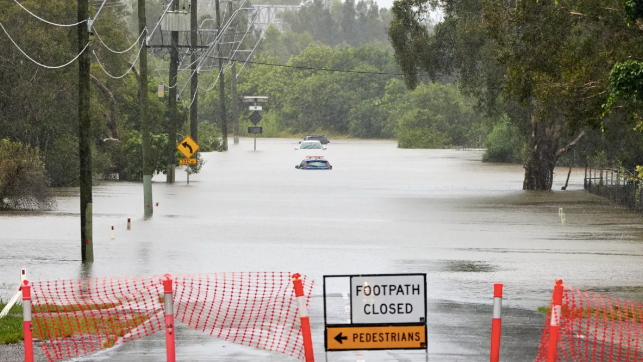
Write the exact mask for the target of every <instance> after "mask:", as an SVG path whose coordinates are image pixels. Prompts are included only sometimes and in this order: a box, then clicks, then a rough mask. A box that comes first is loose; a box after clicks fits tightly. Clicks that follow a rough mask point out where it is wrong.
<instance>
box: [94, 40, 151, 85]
mask: <svg viewBox="0 0 643 362" xmlns="http://www.w3.org/2000/svg"><path fill="white" fill-rule="evenodd" d="M143 48H145V47H140V48H139V49H138V53H137V54H136V59H134V61H133V62H132V65H131V66H130V67H129V68H128V69H127V70H126V71H125V73H123V74H122V75H118V76H116V75H112V74H111V73H109V72H108V71H107V69H105V67H104V66H103V63H101V62H100V59H98V55H96V52H95V51H93V50H92V54H94V58H96V61H97V62H98V65H100V68H101V69H102V70H103V72H104V73H105V74H107V76H108V77H110V78H112V79H121V78H124V77H125V76H126V75H127V74H128V73H129V72H130V71H131V70H132V68H134V67H135V66H136V61H137V60H138V57H139V56H140V55H141V51H142V50H143Z"/></svg>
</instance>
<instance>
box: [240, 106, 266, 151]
mask: <svg viewBox="0 0 643 362" xmlns="http://www.w3.org/2000/svg"><path fill="white" fill-rule="evenodd" d="M243 101H244V102H246V103H253V105H252V106H250V107H248V109H249V110H251V111H253V112H252V114H251V115H250V117H249V118H250V121H251V122H252V124H254V125H255V127H248V133H249V134H253V135H254V150H255V151H256V150H257V135H258V134H262V133H263V127H256V126H257V123H259V121H261V119H262V118H263V117H261V115H260V114H259V111H261V110H263V107H261V106H258V105H257V103H266V102H268V97H262V96H251V97H243Z"/></svg>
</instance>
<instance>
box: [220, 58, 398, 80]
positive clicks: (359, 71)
mask: <svg viewBox="0 0 643 362" xmlns="http://www.w3.org/2000/svg"><path fill="white" fill-rule="evenodd" d="M210 58H216V57H210ZM218 59H222V60H234V59H232V58H218ZM236 61H237V62H240V63H250V64H257V65H269V66H273V67H283V68H293V69H301V70H321V71H325V72H339V73H357V74H374V75H396V76H404V74H403V73H388V72H369V71H362V70H343V69H329V68H315V67H308V66H304V65H286V64H274V63H263V62H255V61H252V60H236Z"/></svg>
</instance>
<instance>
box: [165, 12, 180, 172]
mask: <svg viewBox="0 0 643 362" xmlns="http://www.w3.org/2000/svg"><path fill="white" fill-rule="evenodd" d="M172 10H174V11H178V10H179V2H178V1H176V0H175V1H174V2H173V3H172ZM170 34H171V36H170V38H171V42H172V45H171V46H170V82H169V83H170V91H169V96H170V99H169V100H168V102H167V103H168V107H167V108H168V109H167V136H168V139H167V169H166V173H167V178H166V182H167V183H169V184H173V183H174V181H175V177H174V171H175V168H176V167H175V162H176V161H175V157H174V155H175V153H176V132H177V126H178V124H177V123H178V120H177V118H178V117H177V113H178V112H177V110H176V82H177V74H178V68H179V32H178V31H172V32H171V33H170Z"/></svg>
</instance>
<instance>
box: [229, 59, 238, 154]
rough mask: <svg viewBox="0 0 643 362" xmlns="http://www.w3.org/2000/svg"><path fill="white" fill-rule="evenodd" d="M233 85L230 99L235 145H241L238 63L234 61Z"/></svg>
mask: <svg viewBox="0 0 643 362" xmlns="http://www.w3.org/2000/svg"><path fill="white" fill-rule="evenodd" d="M231 75H232V84H231V87H230V88H231V93H232V94H230V98H232V133H233V135H234V144H235V145H236V144H239V107H238V106H239V105H238V103H237V62H236V61H235V60H232V74H231Z"/></svg>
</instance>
